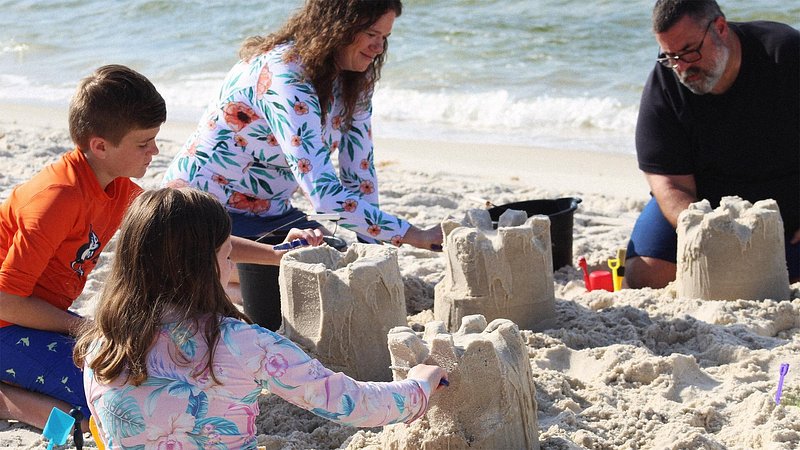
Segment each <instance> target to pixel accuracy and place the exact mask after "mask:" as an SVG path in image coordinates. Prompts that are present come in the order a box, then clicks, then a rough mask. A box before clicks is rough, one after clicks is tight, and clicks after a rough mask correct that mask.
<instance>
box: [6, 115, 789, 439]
mask: <svg viewBox="0 0 800 450" xmlns="http://www.w3.org/2000/svg"><path fill="white" fill-rule="evenodd" d="M0 110H2V111H3V114H2V116H0V168H1V169H0V199H5V198H6V197H7V196H8V194H9V193H10V191H11V189H12V188H13V186H15V185H16V184H18V183H21V182H23V181H25V180H27V179H28V178H30V177H31V176H32V175H34V174H35V173H36V172H37V171H39V170H40V169H41V168H42V167H43V166H44V165H46V164H48V163H50V162H52V161H54V160H56V159H57V158H58V157H59V155H61V154H63V153H64V152H66V151H68V150H70V149H71V148H72V144H71V143H70V140H69V134H68V131H67V126H66V119H65V116H66V113H65V109H64V110H55V109H52V108H42V107H37V106H31V105H2V107H0ZM192 129H193V124H187V123H173V122H167V124H165V126H164V127H163V131H162V133H161V139H160V149H161V153H160V154H159V155H158V156H157V157H156V158H155V159H154V160H153V163H152V165H151V167H150V169H149V171H148V174H147V175H146V176H145V178H143V179H141V180H139V182H140V184H141V185H143V186H144V187H145V188H152V187H156V186H158V184H159V182H160V179H161V176H162V174H163V172H164V170H165V168H166V166H167V165H168V163H169V161H170V160H171V159H172V156H173V155H175V154H176V153H177V152H178V151H179V149H180V146H181V144H182V142H183V140H184V139H186V138H187V137H188V136H189V134H190V133H191V131H192ZM375 131H376V135H380V128H379V127H377V128H376V130H375ZM376 164H377V166H378V171H379V177H380V191H381V202H382V206H383V208H384V209H385V210H387V211H389V212H391V213H394V214H397V215H399V216H401V217H404V218H407V219H409V220H410V221H411V222H412V223H414V224H416V225H419V226H422V227H428V226H433V225H436V224H437V223H439V222H440V221H441V220H442V219H444V218H446V217H448V216H453V217H456V218H458V219H460V218H461V217H463V214H464V212H465V211H466V210H467V209H470V208H478V207H483V206H484V204H485V202H487V201H489V202H491V203H493V204H495V205H500V204H504V203H509V202H512V201H520V200H530V199H542V198H559V197H580V198H581V199H582V200H583V201H582V203H581V204H580V206H579V208H578V210H577V211H576V212H575V225H574V242H573V259H574V261H573V262H576V261H577V258H578V257H580V256H585V257H586V259H587V261H588V263H589V266H590V269H592V270H594V269H604V270H608V268H607V267H606V266H605V261H606V260H607V259H608V258H612V257H614V256H615V255H616V251H617V249H618V248H623V247H625V245H626V243H627V238H628V235H629V233H630V231H631V229H632V226H633V223H634V221H635V219H636V217H637V215H638V213H639V211H640V210H641V208H642V207H643V206H644V204H645V201H646V200H647V197H648V189H647V186H646V183H645V182H644V179H643V177H642V175H641V173H640V172H639V171H638V169H637V166H636V161H635V158H634V157H633V156H631V155H622V154H601V153H593V152H585V151H581V150H580V149H559V150H552V149H539V148H526V147H508V146H493V145H479V144H469V143H467V144H460V143H452V142H450V143H440V142H418V141H403V140H392V139H380V138H378V139H376ZM299 202H300V203H299V205H300V206H301V207H302V206H303V205H307V203H303V202H304V200H303V199H299ZM339 234H340V235H341V236H342V237H344V238H345V239H346V240H350V241H351V242H352V239H353V236H352V235H349V234H347V232H345V231H341V230H340V231H339ZM113 251H114V248H113V242H112V245H110V246H109V247H108V248H107V250H106V251H105V252H104V253H103V255H102V257H101V261H100V264H99V265H98V267H97V269H95V270H94V272H93V273H92V274H91V277H90V280H89V282H88V283H87V284H86V291H85V292H84V294H83V295H82V296H81V297H80V298H79V299H78V300H77V301H76V302H75V305H74V309H75V310H76V311H78V312H79V313H81V314H84V315H88V316H91V315H92V312H93V310H94V299H95V295H96V294H98V293H99V292H100V290H101V289H102V285H103V280H104V278H105V277H106V276H107V274H108V270H109V266H110V264H109V261H110V257H111V256H112V254H113ZM398 259H399V262H400V269H401V273H402V276H403V281H404V285H405V293H406V299H407V304H408V305H409V309H410V315H409V321H410V322H411V323H425V322H427V321H429V320H432V318H433V314H432V311H431V309H430V308H431V307H432V305H433V292H434V289H433V287H434V285H435V284H436V283H437V282H439V281H440V280H441V279H442V277H443V270H444V267H445V262H444V256H443V255H442V254H441V253H433V252H430V251H426V250H419V249H414V248H411V247H408V246H404V247H402V248H400V249H399V250H398ZM554 280H555V296H556V317H557V320H558V325H557V326H556V327H554V328H552V329H548V330H545V331H543V332H536V333H534V332H531V331H527V330H523V332H522V335H523V337H524V339H526V341H527V345H528V352H529V356H530V364H531V368H532V372H533V378H534V382H535V386H536V400H537V402H538V420H539V441H540V442H541V446H542V448H543V449H574V448H588V449H617V448H643V449H644V448H659V449H660V448H669V449H683V448H686V449H688V448H692V449H697V448H703V449H724V448H732V449H733V448H737V449H738V448H741V449H787V450H788V449H792V448H800V283H796V284H794V285H792V286H791V297H790V298H788V299H786V298H780V299H773V300H764V301H750V300H736V301H701V300H697V299H686V298H677V295H676V290H675V288H674V286H672V285H671V286H668V287H667V288H665V289H641V290H632V289H624V290H622V291H619V292H616V293H608V292H605V291H594V292H589V293H587V292H586V290H585V287H584V284H583V278H582V274H581V272H580V270H578V269H576V268H573V267H564V268H562V269H560V270H559V271H557V272H556V273H555V275H554ZM781 363H789V364H790V367H791V369H790V371H789V374H788V375H787V377H786V381H785V383H784V389H783V392H784V401H783V402H782V404H781V405H776V404H775V394H776V388H777V382H778V371H779V367H780V365H781ZM261 406H262V412H261V414H260V416H259V417H258V420H257V424H258V431H259V434H260V436H259V445H264V446H266V448H268V449H309V448H346V447H348V445H349V448H373V449H378V448H380V446H379V443H380V437H379V435H378V433H380V430H379V429H371V430H356V429H353V428H349V427H342V426H339V425H335V424H332V423H331V422H328V421H326V420H324V419H321V418H318V417H316V416H314V415H312V414H310V413H308V412H305V411H303V410H300V409H298V408H296V407H294V406H292V405H289V404H287V403H286V402H284V401H282V400H281V399H279V398H276V397H274V396H271V395H268V396H266V397H264V399H263V401H262V405H261ZM93 446H94V443H93V442H92V441H91V440H90V439H87V443H86V445H85V447H86V448H89V447H93ZM45 447H46V442H45V441H44V440H43V439H42V437H41V435H40V432H39V431H38V430H35V429H32V428H29V427H25V426H23V425H21V424H18V423H12V422H8V421H0V448H45ZM64 448H74V447H72V444H71V441H70V443H69V444H68V446H66V447H64Z"/></svg>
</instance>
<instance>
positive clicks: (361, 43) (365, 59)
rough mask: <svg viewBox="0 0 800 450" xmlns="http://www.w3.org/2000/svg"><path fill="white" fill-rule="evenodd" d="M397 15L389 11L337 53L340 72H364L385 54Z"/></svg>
mask: <svg viewBox="0 0 800 450" xmlns="http://www.w3.org/2000/svg"><path fill="white" fill-rule="evenodd" d="M395 17H396V14H395V13H394V11H391V10H390V11H388V12H386V13H385V14H384V15H382V16H381V17H380V18H379V19H378V20H377V21H376V22H375V23H373V24H372V26H370V27H369V28H367V29H366V30H364V31H360V32H359V33H358V34H357V35H356V39H355V40H354V41H353V42H352V43H351V44H350V45H348V46H346V47H344V48H341V49H339V50H338V51H337V52H336V57H335V59H336V65H337V66H338V69H339V70H348V71H351V72H363V71H365V70H367V68H368V67H369V65H370V64H372V60H374V59H375V58H376V57H377V56H379V55H380V54H381V53H383V50H384V44H385V43H386V38H388V37H389V35H390V34H392V25H394V19H395Z"/></svg>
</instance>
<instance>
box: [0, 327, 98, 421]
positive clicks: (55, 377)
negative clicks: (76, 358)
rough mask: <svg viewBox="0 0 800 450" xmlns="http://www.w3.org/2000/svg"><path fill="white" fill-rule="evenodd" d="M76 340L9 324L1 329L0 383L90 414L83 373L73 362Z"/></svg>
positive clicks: (50, 332)
mask: <svg viewBox="0 0 800 450" xmlns="http://www.w3.org/2000/svg"><path fill="white" fill-rule="evenodd" d="M74 346H75V339H74V338H73V337H72V336H69V335H66V334H61V333H55V332H52V331H43V330H35V329H33V328H26V327H21V326H19V325H9V326H7V327H3V328H0V381H4V382H6V383H9V384H14V385H17V386H19V387H21V388H23V389H26V390H29V391H33V392H38V393H40V394H45V395H47V396H50V397H54V398H57V399H59V400H61V401H64V402H66V403H68V404H69V405H71V406H72V407H73V408H79V409H80V410H81V411H82V412H83V414H84V416H86V417H89V415H90V414H91V413H90V412H89V408H88V406H87V404H86V396H85V395H84V390H83V372H82V371H81V370H80V369H78V368H77V367H76V366H75V363H73V362H72V350H73V348H74Z"/></svg>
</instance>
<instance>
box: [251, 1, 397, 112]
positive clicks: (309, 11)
mask: <svg viewBox="0 0 800 450" xmlns="http://www.w3.org/2000/svg"><path fill="white" fill-rule="evenodd" d="M402 10H403V5H402V2H401V0H306V3H305V6H304V7H303V8H302V9H300V10H299V11H298V12H297V13H295V15H294V16H292V17H291V18H290V19H289V20H288V21H287V22H286V23H285V24H284V25H283V26H282V27H281V28H280V29H279V30H278V31H276V32H274V33H272V34H270V35H268V36H266V37H263V36H254V37H250V38H248V39H247V40H245V41H244V43H243V44H242V47H241V49H240V50H239V57H240V58H242V59H243V60H245V61H249V60H250V59H252V58H253V57H255V56H258V55H260V54H262V53H266V52H268V51H269V50H271V49H272V48H273V47H275V46H276V45H278V44H282V43H285V42H289V41H293V42H294V46H293V48H292V50H291V51H290V52H287V54H286V55H285V59H286V60H287V61H288V60H291V59H294V58H299V59H300V61H301V63H302V65H303V68H304V70H305V74H306V77H307V78H308V80H309V81H310V82H311V84H312V85H313V86H314V89H315V90H316V91H317V96H318V97H319V101H320V106H321V107H322V121H323V122H324V121H325V118H326V117H327V111H328V108H329V106H330V104H331V97H332V92H333V83H334V80H335V79H336V77H337V76H340V77H341V81H342V92H343V97H344V105H345V108H344V118H343V119H344V120H343V122H344V123H345V124H350V123H351V122H352V118H353V114H354V113H355V109H356V104H357V103H358V101H359V97H360V96H361V95H362V94H363V93H366V92H371V91H372V89H373V88H374V86H375V83H376V82H377V81H378V79H379V78H380V73H381V67H383V63H384V61H385V60H386V51H387V50H388V41H387V42H386V44H385V45H384V51H383V53H381V54H380V55H378V57H376V58H375V60H374V61H373V62H372V64H370V66H369V68H367V70H366V71H364V72H363V73H362V72H347V71H345V72H342V73H341V74H339V73H338V71H337V69H336V64H335V62H334V57H335V55H336V51H337V50H339V49H341V48H344V47H346V46H347V45H349V44H351V43H352V42H353V41H354V40H355V38H356V35H357V34H358V33H359V32H361V31H364V30H366V29H368V28H369V27H371V26H372V25H373V24H374V23H375V22H376V21H377V20H378V19H380V18H381V16H383V15H384V14H385V13H387V12H389V11H394V13H395V15H396V16H397V17H399V16H400V14H401V12H402Z"/></svg>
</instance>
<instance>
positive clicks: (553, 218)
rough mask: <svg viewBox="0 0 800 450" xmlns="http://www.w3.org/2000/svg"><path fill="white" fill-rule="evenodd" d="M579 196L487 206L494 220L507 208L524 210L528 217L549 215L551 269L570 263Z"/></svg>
mask: <svg viewBox="0 0 800 450" xmlns="http://www.w3.org/2000/svg"><path fill="white" fill-rule="evenodd" d="M580 202H581V199H580V198H576V197H564V198H557V199H554V200H526V201H522V202H514V203H507V204H505V205H499V206H495V207H493V208H489V216H491V218H492V220H493V221H494V222H497V220H498V219H499V218H500V215H502V214H503V213H504V212H505V211H506V210H507V209H513V210H517V211H525V212H526V213H527V214H528V217H531V216H535V215H545V216H548V217H550V242H551V243H552V246H553V271H556V270H558V269H560V268H561V267H564V266H571V265H572V226H573V224H574V222H573V216H574V214H575V210H576V209H578V203H580Z"/></svg>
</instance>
